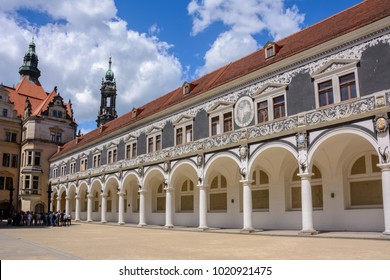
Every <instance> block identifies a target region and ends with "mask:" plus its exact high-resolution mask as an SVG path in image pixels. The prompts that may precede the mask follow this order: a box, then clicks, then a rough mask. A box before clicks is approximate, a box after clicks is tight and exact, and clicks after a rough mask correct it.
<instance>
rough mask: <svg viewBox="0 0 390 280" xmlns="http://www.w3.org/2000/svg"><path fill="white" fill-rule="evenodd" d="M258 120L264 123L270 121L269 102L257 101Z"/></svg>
mask: <svg viewBox="0 0 390 280" xmlns="http://www.w3.org/2000/svg"><path fill="white" fill-rule="evenodd" d="M257 121H258V123H263V122H266V121H268V102H267V101H262V102H259V103H257Z"/></svg>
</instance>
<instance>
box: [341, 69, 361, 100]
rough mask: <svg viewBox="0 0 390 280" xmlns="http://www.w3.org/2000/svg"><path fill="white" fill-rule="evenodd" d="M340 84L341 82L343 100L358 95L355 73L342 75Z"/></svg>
mask: <svg viewBox="0 0 390 280" xmlns="http://www.w3.org/2000/svg"><path fill="white" fill-rule="evenodd" d="M339 84H340V94H341V101H344V100H348V99H351V98H355V97H356V96H357V94H356V83H355V74H354V73H351V74H348V75H345V76H342V77H340V78H339Z"/></svg>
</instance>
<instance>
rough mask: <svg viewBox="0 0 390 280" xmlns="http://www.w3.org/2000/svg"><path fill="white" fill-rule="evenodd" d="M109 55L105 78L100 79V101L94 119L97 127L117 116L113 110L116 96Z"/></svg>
mask: <svg viewBox="0 0 390 280" xmlns="http://www.w3.org/2000/svg"><path fill="white" fill-rule="evenodd" d="M111 63H112V62H111V57H110V59H109V61H108V64H109V66H108V70H107V72H106V76H105V80H103V79H102V86H101V88H100V94H101V102H100V110H99V113H98V117H97V120H96V123H97V127H100V126H102V125H104V124H105V123H107V122H109V121H112V120H113V119H116V118H117V114H116V110H115V98H116V82H115V79H114V72H112V70H111Z"/></svg>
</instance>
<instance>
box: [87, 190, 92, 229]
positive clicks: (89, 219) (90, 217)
mask: <svg viewBox="0 0 390 280" xmlns="http://www.w3.org/2000/svg"><path fill="white" fill-rule="evenodd" d="M87 198H88V204H87V222H88V223H90V222H92V199H93V195H92V194H88V196H87Z"/></svg>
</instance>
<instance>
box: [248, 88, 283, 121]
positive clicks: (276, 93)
mask: <svg viewBox="0 0 390 280" xmlns="http://www.w3.org/2000/svg"><path fill="white" fill-rule="evenodd" d="M270 86H272V87H276V88H274V89H271V90H269V91H267V88H269V87H270ZM286 88H287V85H285V84H281V85H278V84H271V85H266V86H264V87H263V90H261V91H260V92H259V93H258V94H257V95H255V96H253V98H254V102H255V106H256V107H255V108H256V124H264V123H267V122H269V121H274V120H278V119H283V118H285V117H287V116H288V111H287V107H288V106H287V98H286ZM281 96H283V104H284V106H283V107H284V115H283V116H281V117H277V118H275V114H274V113H275V112H274V111H275V102H274V100H275V99H276V98H278V97H281ZM264 102H267V107H263V109H265V108H267V121H264V122H260V120H259V104H261V103H264Z"/></svg>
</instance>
